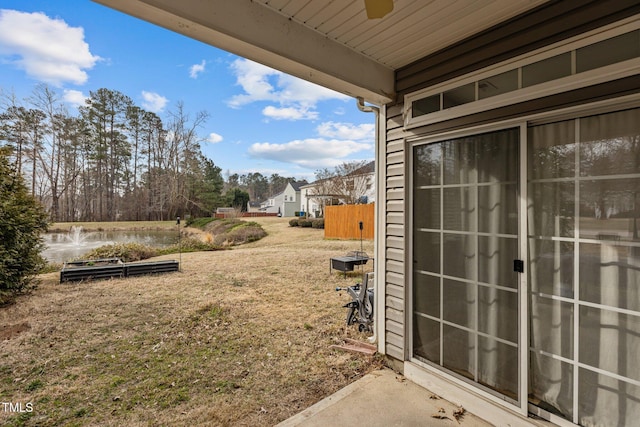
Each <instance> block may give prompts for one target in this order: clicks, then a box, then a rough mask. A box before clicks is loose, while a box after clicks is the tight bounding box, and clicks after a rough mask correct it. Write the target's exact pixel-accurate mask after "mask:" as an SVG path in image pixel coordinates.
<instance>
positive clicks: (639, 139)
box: [580, 108, 640, 176]
mask: <svg viewBox="0 0 640 427" xmlns="http://www.w3.org/2000/svg"><path fill="white" fill-rule="evenodd" d="M580 139H581V144H580V175H582V176H602V175H612V174H632V173H640V108H636V109H634V110H627V111H621V112H617V113H611V114H602V115H600V116H594V117H587V118H585V119H582V120H580Z"/></svg>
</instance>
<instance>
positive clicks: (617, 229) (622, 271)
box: [528, 109, 640, 427]
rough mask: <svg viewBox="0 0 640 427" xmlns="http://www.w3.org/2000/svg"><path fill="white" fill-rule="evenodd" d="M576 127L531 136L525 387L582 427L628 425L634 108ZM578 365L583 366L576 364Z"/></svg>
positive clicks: (636, 323)
mask: <svg viewBox="0 0 640 427" xmlns="http://www.w3.org/2000/svg"><path fill="white" fill-rule="evenodd" d="M575 128H576V127H575V122H574V121H567V122H561V123H555V124H552V125H545V126H538V127H535V128H532V129H531V130H530V133H529V143H530V154H529V155H530V163H529V165H530V168H529V170H530V174H529V178H530V185H529V193H530V197H529V201H530V203H529V233H528V234H529V235H530V236H532V237H531V238H530V240H529V243H530V260H531V266H530V287H531V290H532V294H531V298H530V304H531V305H530V312H531V346H532V348H533V349H534V351H533V352H532V354H531V356H532V357H531V375H530V385H531V387H530V393H531V394H532V395H533V397H534V402H535V403H537V404H539V405H540V406H541V407H543V408H545V409H547V410H549V411H551V412H556V413H560V414H562V415H564V416H565V417H566V418H568V419H570V420H574V416H575V420H577V421H578V423H579V424H580V425H584V426H612V427H613V426H624V425H634V423H637V422H638V420H640V387H639V386H638V384H639V383H640V361H639V360H640V356H639V355H640V291H639V288H640V248H639V247H638V246H637V245H638V243H640V240H639V238H638V221H639V219H638V218H639V217H640V110H638V109H635V110H628V111H623V112H616V113H611V114H602V115H598V116H593V117H588V118H582V119H580V120H579V132H578V134H579V137H578V138H576V137H575V136H574V135H573V132H574V130H575ZM576 141H578V142H577V144H576ZM576 147H577V151H576ZM551 160H553V161H551ZM572 165H574V166H572ZM572 193H573V199H572V200H571V199H570V198H571V194H572ZM568 198H569V200H567V199H568ZM576 202H577V211H578V212H579V216H578V218H576V219H574V218H572V217H573V216H574V212H575V211H576V209H575V207H576V204H575V203H576ZM572 210H573V212H572ZM576 226H577V228H578V229H579V236H575V233H574V230H575V228H576ZM576 252H579V255H577V254H576ZM576 256H578V260H577V262H576V260H575V257H576ZM576 264H577V265H578V266H579V268H578V271H575V268H574V266H575V265H576ZM576 278H577V279H578V280H577V281H576V280H575V279H576ZM576 286H577V287H578V289H575V287H576ZM551 295H554V296H556V297H565V298H568V299H569V300H562V301H561V300H560V299H559V298H552V297H551ZM575 297H578V298H579V300H575V299H573V298H575ZM583 302H587V303H588V305H585V304H583ZM593 304H595V305H593ZM621 310H625V311H621ZM575 316H578V319H579V321H578V325H579V327H578V328H579V329H578V331H575V330H574V328H573V325H574V318H575ZM575 334H578V343H579V345H578V348H577V349H576V348H573V344H572V343H573V342H574V338H575ZM541 351H542V352H544V353H543V354H541ZM551 355H553V356H558V357H552V356H551ZM576 356H577V357H576ZM560 358H566V359H565V360H564V361H561V360H560ZM576 362H580V363H582V364H584V365H585V366H586V367H585V368H580V369H577V368H576V365H575V363H576ZM596 369H597V370H602V372H598V371H596ZM576 374H577V375H578V390H574V389H573V377H574V375H576ZM613 375H617V376H619V377H621V379H618V378H615V377H614V376H613ZM624 378H628V379H630V381H625V380H624ZM576 399H577V401H576ZM537 400H539V401H537ZM576 403H577V405H575V404H576ZM574 407H577V410H578V411H577V414H574V410H573V408H574ZM576 415H577V416H576Z"/></svg>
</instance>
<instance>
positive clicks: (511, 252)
mask: <svg viewBox="0 0 640 427" xmlns="http://www.w3.org/2000/svg"><path fill="white" fill-rule="evenodd" d="M478 257H479V260H478V280H479V281H480V282H483V283H489V284H492V285H500V286H505V287H509V288H517V287H518V274H519V273H516V272H515V271H513V260H514V259H518V239H510V238H508V237H497V236H478Z"/></svg>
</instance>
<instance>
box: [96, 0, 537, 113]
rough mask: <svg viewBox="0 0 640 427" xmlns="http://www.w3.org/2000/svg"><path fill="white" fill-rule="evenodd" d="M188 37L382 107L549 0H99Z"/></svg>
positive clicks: (98, 0) (97, 0)
mask: <svg viewBox="0 0 640 427" xmlns="http://www.w3.org/2000/svg"><path fill="white" fill-rule="evenodd" d="M94 1H96V2H98V3H102V4H105V5H107V6H109V7H112V8H114V9H118V10H121V11H123V12H125V13H128V14H130V15H133V16H137V17H139V18H141V19H144V20H146V21H149V22H153V23H155V24H158V25H160V26H163V27H166V28H168V29H171V30H173V31H176V32H178V33H181V34H184V35H186V36H188V37H192V38H194V39H197V40H200V41H203V42H205V43H208V44H211V45H213V46H216V47H218V48H221V49H224V50H227V51H229V52H232V53H234V54H237V55H239V56H242V57H245V58H248V59H251V60H254V61H256V62H260V63H262V64H265V65H267V66H270V67H272V68H275V69H278V70H281V71H284V72H286V73H289V74H292V75H294V76H297V77H300V78H303V79H306V80H309V81H312V82H314V83H317V84H320V85H323V86H325V87H329V88H331V89H334V90H337V91H340V92H342V93H345V94H348V95H351V96H354V97H363V98H365V99H366V100H367V101H369V102H372V103H375V104H384V103H388V102H390V101H391V100H393V98H394V90H395V89H394V82H395V76H394V72H395V70H397V69H399V68H402V67H404V66H406V65H408V64H411V63H413V62H414V61H417V60H419V59H420V58H423V57H425V56H427V55H429V54H432V53H434V52H437V51H439V50H441V49H443V48H445V47H447V46H450V45H452V44H454V43H456V42H459V41H461V40H464V39H465V38H468V37H470V36H472V35H474V34H476V33H479V32H481V31H483V30H486V29H488V28H490V27H493V26H495V25H497V24H499V23H501V22H503V21H505V20H508V19H510V18H512V17H514V16H516V15H519V14H521V13H524V12H526V11H528V10H530V9H532V8H534V7H536V6H539V5H541V4H542V3H545V1H546V0H480V1H479V0H395V1H394V9H393V11H392V12H391V13H390V14H388V15H387V16H385V17H384V18H382V19H367V16H366V10H365V7H364V0H181V1H180V2H177V1H175V0H94Z"/></svg>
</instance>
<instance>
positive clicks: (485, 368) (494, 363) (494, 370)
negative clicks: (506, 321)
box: [478, 337, 520, 400]
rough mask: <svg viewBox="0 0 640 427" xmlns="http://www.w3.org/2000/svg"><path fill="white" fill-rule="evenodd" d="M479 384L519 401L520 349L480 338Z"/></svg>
mask: <svg viewBox="0 0 640 427" xmlns="http://www.w3.org/2000/svg"><path fill="white" fill-rule="evenodd" d="M478 347H479V348H478V382H479V383H480V384H484V385H486V386H488V387H491V388H492V389H494V390H497V391H499V392H500V393H502V394H504V395H506V396H509V397H511V398H512V399H514V400H517V399H518V367H519V366H520V362H519V360H518V349H517V348H516V347H512V346H510V345H507V344H503V343H501V342H499V341H495V340H492V339H490V338H486V337H478Z"/></svg>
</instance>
